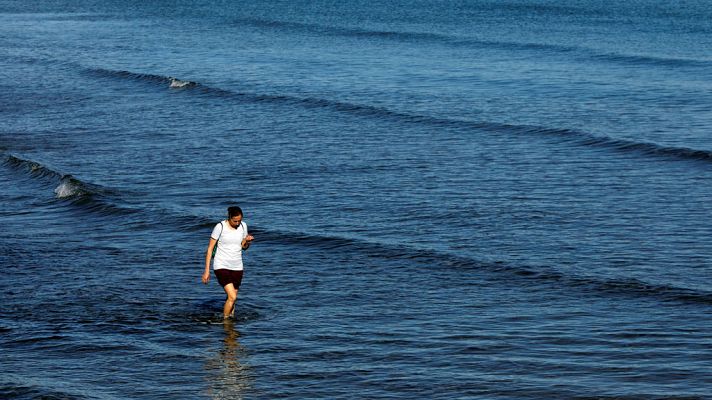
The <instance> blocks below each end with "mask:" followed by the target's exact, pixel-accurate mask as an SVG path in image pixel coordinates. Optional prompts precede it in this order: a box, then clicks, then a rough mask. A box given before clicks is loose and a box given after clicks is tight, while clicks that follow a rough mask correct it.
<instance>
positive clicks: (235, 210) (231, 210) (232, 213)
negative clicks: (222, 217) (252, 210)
mask: <svg viewBox="0 0 712 400" xmlns="http://www.w3.org/2000/svg"><path fill="white" fill-rule="evenodd" d="M240 215H242V209H241V208H240V207H238V206H232V207H228V208H227V216H228V218H232V217H237V216H240Z"/></svg>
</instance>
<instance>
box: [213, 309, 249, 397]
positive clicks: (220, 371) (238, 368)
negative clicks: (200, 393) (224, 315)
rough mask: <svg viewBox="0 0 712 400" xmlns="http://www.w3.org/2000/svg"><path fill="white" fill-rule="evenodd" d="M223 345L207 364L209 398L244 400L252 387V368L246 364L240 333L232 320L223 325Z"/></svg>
mask: <svg viewBox="0 0 712 400" xmlns="http://www.w3.org/2000/svg"><path fill="white" fill-rule="evenodd" d="M222 326H223V330H224V332H225V336H224V339H223V345H222V346H221V348H220V349H219V350H218V351H217V352H216V353H215V354H214V356H213V357H211V358H209V359H208V360H207V362H206V363H205V369H206V370H207V371H208V377H209V379H211V382H209V383H208V387H209V388H210V389H209V392H208V393H209V396H210V398H213V399H228V398H229V399H242V398H243V397H244V396H245V394H246V393H247V391H248V390H249V389H250V387H251V383H252V377H251V376H250V373H249V372H250V371H249V370H250V368H249V366H248V365H247V364H244V362H243V361H244V359H245V358H246V350H245V348H244V347H243V346H242V345H241V344H240V342H239V338H240V332H239V331H238V330H237V329H236V328H235V323H234V321H232V320H226V321H225V322H224V323H223V325H222Z"/></svg>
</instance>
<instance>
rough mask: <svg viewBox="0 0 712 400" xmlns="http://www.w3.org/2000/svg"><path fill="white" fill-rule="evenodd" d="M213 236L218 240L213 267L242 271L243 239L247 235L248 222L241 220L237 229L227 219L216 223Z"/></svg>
mask: <svg viewBox="0 0 712 400" xmlns="http://www.w3.org/2000/svg"><path fill="white" fill-rule="evenodd" d="M210 237H211V238H213V239H215V240H217V241H218V243H217V244H216V246H217V247H218V249H217V251H216V252H215V258H213V269H230V270H233V271H242V241H243V239H245V238H246V237H247V224H245V223H244V222H241V223H240V225H239V226H238V227H237V229H235V228H233V227H231V226H230V223H229V222H227V221H222V222H220V223H219V224H217V225H215V228H213V233H212V234H211V235H210Z"/></svg>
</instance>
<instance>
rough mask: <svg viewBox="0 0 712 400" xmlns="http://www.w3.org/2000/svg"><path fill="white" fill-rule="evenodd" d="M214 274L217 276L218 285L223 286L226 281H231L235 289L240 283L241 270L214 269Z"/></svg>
mask: <svg viewBox="0 0 712 400" xmlns="http://www.w3.org/2000/svg"><path fill="white" fill-rule="evenodd" d="M214 272H215V276H216V277H217V278H218V282H219V283H220V286H222V287H225V285H227V284H228V283H232V286H234V287H235V289H237V288H239V287H240V284H241V283H242V272H243V271H233V270H231V269H216V270H215V271H214Z"/></svg>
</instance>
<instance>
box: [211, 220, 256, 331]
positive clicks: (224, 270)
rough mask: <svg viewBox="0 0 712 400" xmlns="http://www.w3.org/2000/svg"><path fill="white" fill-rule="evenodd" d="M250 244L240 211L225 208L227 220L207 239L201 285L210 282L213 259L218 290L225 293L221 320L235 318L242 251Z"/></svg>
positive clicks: (249, 237) (216, 226)
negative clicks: (219, 288) (222, 290)
mask: <svg viewBox="0 0 712 400" xmlns="http://www.w3.org/2000/svg"><path fill="white" fill-rule="evenodd" d="M252 240H254V237H252V235H249V234H247V224H245V223H244V222H242V210H241V209H240V207H228V209H227V220H225V221H220V223H218V224H217V225H215V228H213V233H212V234H211V235H210V243H209V244H208V251H207V252H206V253H205V272H204V273H203V283H205V284H207V283H208V282H209V281H210V259H211V258H213V257H212V256H213V249H214V248H215V247H216V246H217V250H216V251H215V258H214V259H213V270H214V271H215V277H217V278H218V282H219V283H220V286H222V287H223V289H224V290H225V294H227V299H226V300H225V307H223V318H230V317H234V316H235V302H236V301H237V291H238V290H239V289H240V283H242V274H243V272H242V251H243V250H247V248H248V247H250V242H252Z"/></svg>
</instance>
